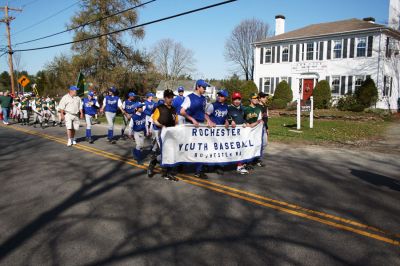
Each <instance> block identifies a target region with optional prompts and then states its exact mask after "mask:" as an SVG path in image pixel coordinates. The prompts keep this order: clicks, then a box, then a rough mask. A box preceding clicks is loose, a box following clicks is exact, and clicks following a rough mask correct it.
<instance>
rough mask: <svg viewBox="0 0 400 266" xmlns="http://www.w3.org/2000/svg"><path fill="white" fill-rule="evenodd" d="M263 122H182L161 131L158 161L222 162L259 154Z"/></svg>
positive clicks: (171, 162)
mask: <svg viewBox="0 0 400 266" xmlns="http://www.w3.org/2000/svg"><path fill="white" fill-rule="evenodd" d="M263 134H264V124H263V123H260V124H259V125H257V126H256V127H254V128H250V127H243V126H241V125H239V126H237V127H236V128H232V127H229V128H228V129H227V128H225V127H224V126H217V127H215V128H208V127H205V126H200V127H198V128H195V127H194V126H192V125H181V126H176V127H168V128H164V129H163V130H162V132H161V165H162V166H174V165H175V164H181V163H186V164H187V163H189V164H190V163H204V164H210V165H224V164H231V163H237V162H246V161H249V160H252V159H254V158H257V157H260V156H261V154H262V148H263Z"/></svg>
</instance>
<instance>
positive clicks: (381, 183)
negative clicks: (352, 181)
mask: <svg viewBox="0 0 400 266" xmlns="http://www.w3.org/2000/svg"><path fill="white" fill-rule="evenodd" d="M351 174H352V175H354V176H356V177H358V178H360V179H361V180H363V181H365V182H368V183H371V184H373V185H375V186H378V187H387V188H390V189H392V190H395V191H400V181H399V180H396V179H393V178H391V177H387V176H384V175H380V174H376V173H372V172H368V171H363V170H356V169H351Z"/></svg>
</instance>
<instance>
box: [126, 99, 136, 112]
mask: <svg viewBox="0 0 400 266" xmlns="http://www.w3.org/2000/svg"><path fill="white" fill-rule="evenodd" d="M124 104H125V107H124V110H125V112H127V113H128V114H130V115H131V114H133V113H135V105H136V104H137V102H134V101H130V100H126V101H125V102H124Z"/></svg>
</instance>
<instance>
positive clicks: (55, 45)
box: [14, 0, 237, 52]
mask: <svg viewBox="0 0 400 266" xmlns="http://www.w3.org/2000/svg"><path fill="white" fill-rule="evenodd" d="M236 1H237V0H228V1H223V2H219V3H217V4H213V5H208V6H205V7H201V8H197V9H192V10H189V11H186V12H183V13H178V14H175V15H172V16H168V17H164V18H161V19H157V20H153V21H150V22H146V23H142V24H139V25H135V26H132V27H127V28H123V29H120V30H116V31H112V32H109V33H104V34H99V35H95V36H92V37H88V38H84V39H81V40H76V41H70V42H65V43H59V44H54V45H49V46H43V47H36V48H30V49H19V50H14V52H27V51H35V50H43V49H49V48H53V47H59V46H64V45H68V44H74V43H79V42H84V41H89V40H92V39H96V38H100V37H103V36H107V35H111V34H116V33H120V32H123V31H127V30H132V29H135V28H139V27H143V26H147V25H150V24H155V23H158V22H161V21H164V20H170V19H173V18H176V17H181V16H185V15H188V14H191V13H196V12H199V11H203V10H206V9H210V8H213V7H217V6H221V5H225V4H228V3H232V2H236Z"/></svg>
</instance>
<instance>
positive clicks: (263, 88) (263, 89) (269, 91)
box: [262, 77, 272, 94]
mask: <svg viewBox="0 0 400 266" xmlns="http://www.w3.org/2000/svg"><path fill="white" fill-rule="evenodd" d="M267 79H269V90H268V91H266V90H265V82H266V81H267ZM271 79H272V78H271V77H264V78H263V84H262V86H263V87H262V91H263V92H264V93H268V94H271V86H272V84H271Z"/></svg>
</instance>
